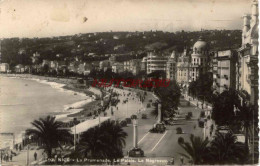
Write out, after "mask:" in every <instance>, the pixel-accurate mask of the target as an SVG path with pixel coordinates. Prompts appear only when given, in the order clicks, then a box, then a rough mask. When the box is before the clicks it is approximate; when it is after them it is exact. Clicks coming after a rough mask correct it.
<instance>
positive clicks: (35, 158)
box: [33, 152, 37, 161]
mask: <svg viewBox="0 0 260 166" xmlns="http://www.w3.org/2000/svg"><path fill="white" fill-rule="evenodd" d="M33 156H34V160H35V161H36V160H37V153H36V152H34V155H33Z"/></svg>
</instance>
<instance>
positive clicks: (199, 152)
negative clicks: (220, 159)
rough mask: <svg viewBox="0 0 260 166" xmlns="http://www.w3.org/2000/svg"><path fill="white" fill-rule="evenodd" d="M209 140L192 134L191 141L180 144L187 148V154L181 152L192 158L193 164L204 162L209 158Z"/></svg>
mask: <svg viewBox="0 0 260 166" xmlns="http://www.w3.org/2000/svg"><path fill="white" fill-rule="evenodd" d="M208 143H209V140H208V138H206V139H205V140H203V139H202V138H200V137H195V136H194V135H191V136H190V143H189V142H184V143H180V144H179V145H180V146H181V147H182V148H183V149H184V150H185V152H186V153H187V154H183V153H180V154H181V155H182V156H184V157H186V158H188V159H192V162H193V164H203V163H205V160H206V158H207V154H208V147H207V145H208Z"/></svg>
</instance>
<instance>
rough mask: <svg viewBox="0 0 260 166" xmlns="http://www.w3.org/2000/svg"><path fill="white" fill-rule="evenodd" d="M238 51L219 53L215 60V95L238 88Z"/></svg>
mask: <svg viewBox="0 0 260 166" xmlns="http://www.w3.org/2000/svg"><path fill="white" fill-rule="evenodd" d="M237 56H238V55H237V51H235V50H225V51H217V52H216V53H215V56H214V58H213V89H214V93H218V94H220V93H222V92H223V91H225V90H228V89H235V88H236V63H237Z"/></svg>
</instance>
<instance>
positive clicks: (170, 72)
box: [166, 51, 178, 80]
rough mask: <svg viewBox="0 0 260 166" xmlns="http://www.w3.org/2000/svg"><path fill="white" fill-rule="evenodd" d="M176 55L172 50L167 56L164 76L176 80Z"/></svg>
mask: <svg viewBox="0 0 260 166" xmlns="http://www.w3.org/2000/svg"><path fill="white" fill-rule="evenodd" d="M177 58H178V55H177V53H176V52H175V51H173V52H172V54H171V56H170V57H169V59H168V61H167V63H166V78H167V79H170V80H176V77H177V75H176V72H177V66H176V65H177V63H176V59H177Z"/></svg>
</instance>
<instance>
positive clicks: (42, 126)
mask: <svg viewBox="0 0 260 166" xmlns="http://www.w3.org/2000/svg"><path fill="white" fill-rule="evenodd" d="M31 124H32V125H33V127H34V128H32V129H28V130H26V135H29V136H30V135H32V136H33V137H34V138H36V139H38V140H40V141H41V142H42V143H43V148H44V150H45V152H46V153H47V156H48V158H50V157H51V155H52V149H53V148H57V147H61V143H62V142H63V143H64V142H67V141H68V140H69V139H70V138H71V134H70V132H69V130H68V129H64V128H62V126H63V123H62V122H60V121H56V120H55V117H52V116H47V117H46V118H44V119H42V118H40V119H39V120H34V121H33V122H32V123H31Z"/></svg>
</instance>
